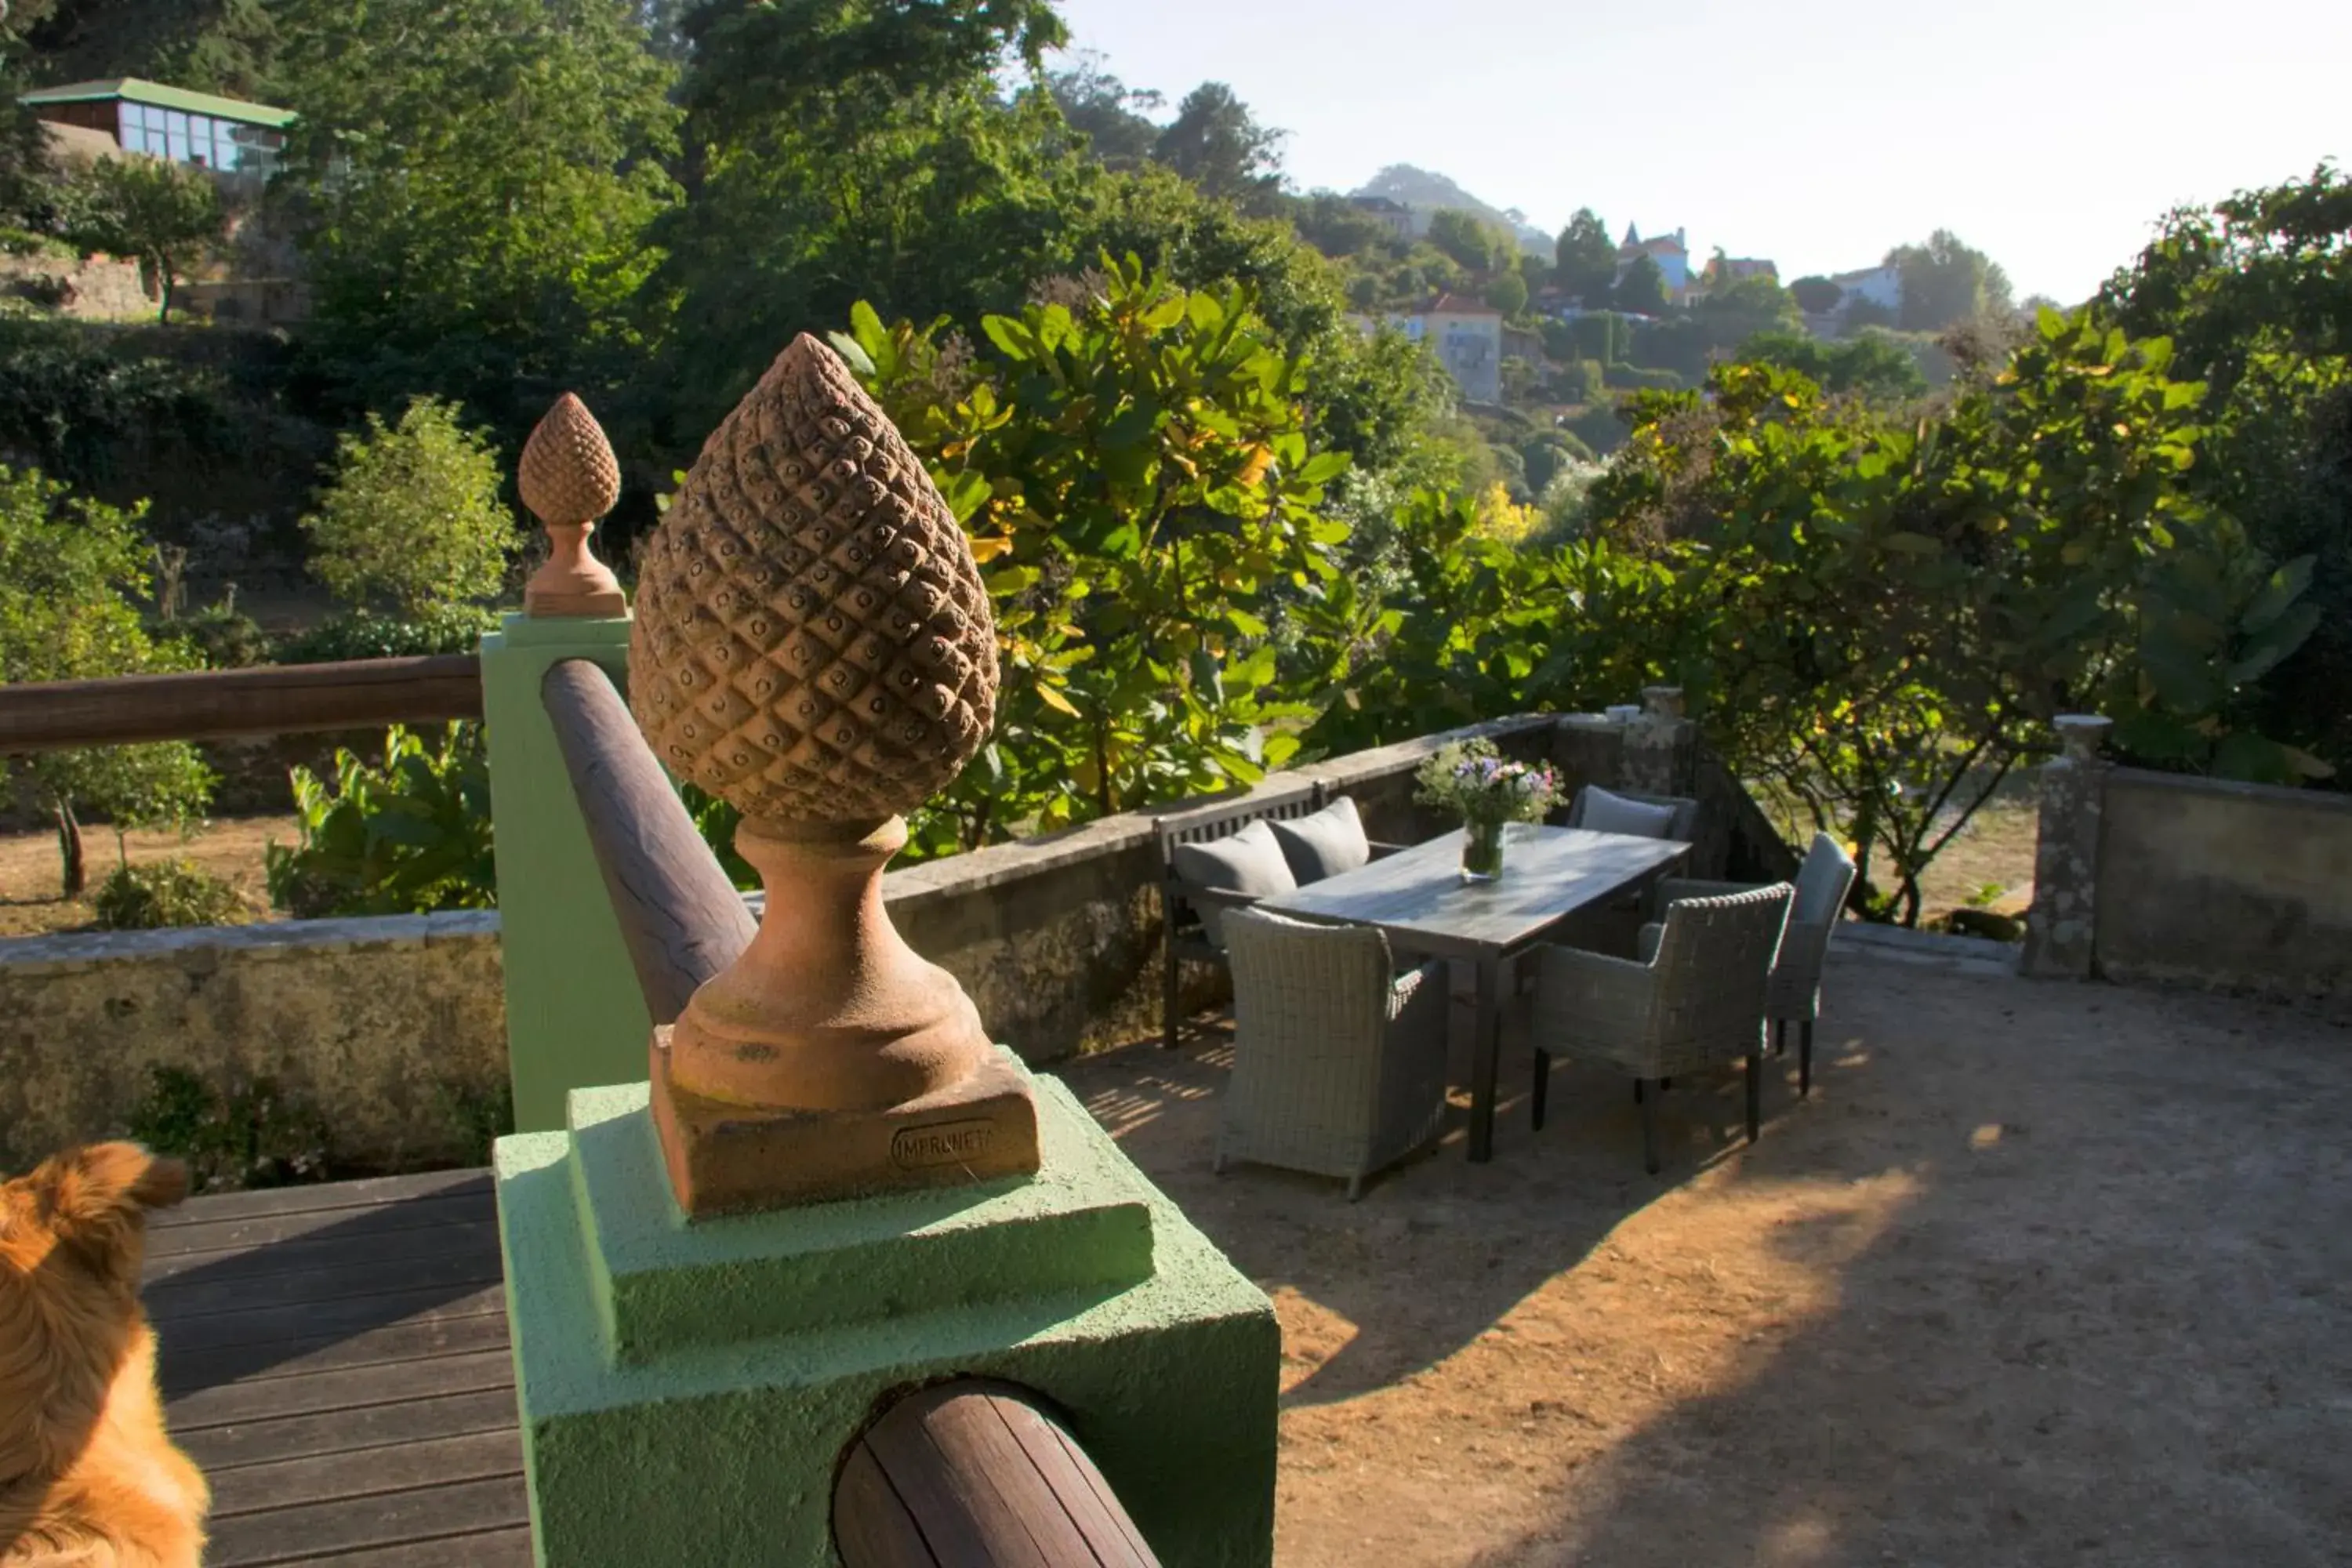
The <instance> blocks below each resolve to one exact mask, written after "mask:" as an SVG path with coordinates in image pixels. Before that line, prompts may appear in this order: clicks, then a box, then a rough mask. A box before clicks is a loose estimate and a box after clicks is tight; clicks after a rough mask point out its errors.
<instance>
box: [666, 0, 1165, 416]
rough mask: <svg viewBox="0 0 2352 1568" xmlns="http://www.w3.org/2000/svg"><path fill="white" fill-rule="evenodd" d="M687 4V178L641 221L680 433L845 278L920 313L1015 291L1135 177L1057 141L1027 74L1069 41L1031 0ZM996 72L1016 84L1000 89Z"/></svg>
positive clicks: (840, 301)
mask: <svg viewBox="0 0 2352 1568" xmlns="http://www.w3.org/2000/svg"><path fill="white" fill-rule="evenodd" d="M685 25H686V26H687V28H688V34H689V37H690V38H691V41H692V46H693V48H692V57H691V63H690V64H689V65H688V68H687V69H686V72H685V74H684V76H683V77H682V78H681V79H680V82H679V87H678V96H679V99H680V101H681V102H682V103H683V104H684V106H685V108H686V110H687V117H688V118H687V121H686V127H685V132H684V134H685V138H686V142H687V144H688V146H689V147H691V148H692V149H694V150H695V151H694V157H693V160H692V163H691V165H690V166H689V168H688V170H687V174H688V184H689V185H690V187H691V199H690V200H689V201H688V203H686V204H685V205H682V206H680V207H678V208H677V209H675V210H674V211H672V212H670V213H668V214H667V216H665V218H664V219H663V221H661V222H660V223H658V224H657V225H656V226H655V231H654V233H655V238H656V242H657V243H658V244H659V245H660V246H661V247H663V248H664V250H666V252H667V258H666V260H665V261H664V263H663V265H662V268H661V269H660V271H659V272H658V274H657V275H656V279H655V280H654V284H653V286H652V289H651V290H650V293H651V294H652V295H653V296H654V297H656V298H659V299H661V300H671V301H675V307H676V310H675V315H674V317H673V320H672V325H671V343H672V351H671V353H670V356H669V363H668V365H667V370H668V378H667V379H668V383H669V385H670V387H671V388H672V389H673V391H672V395H671V396H670V398H669V399H668V400H667V401H668V407H667V417H668V421H669V424H670V431H671V439H672V440H673V441H674V442H675V443H676V444H677V445H678V446H680V447H684V448H685V449H686V450H687V451H689V452H690V451H691V450H692V444H693V443H694V442H696V441H698V440H699V439H700V437H701V435H702V433H703V432H705V431H707V430H709V428H710V427H711V426H713V425H715V424H716V423H717V422H718V420H719V418H721V417H723V416H724V415H725V413H726V411H727V409H728V408H730V407H731V406H732V405H734V403H735V402H736V401H737V400H738V399H739V398H740V396H741V395H742V394H743V393H744V392H745V391H747V390H748V389H749V388H750V386H751V384H752V382H753V381H755V380H756V379H757V378H758V376H759V374H760V372H761V371H762V370H763V369H765V368H766V366H767V363H768V362H769V360H770V359H771V358H772V356H773V354H774V353H775V352H776V349H777V346H778V345H780V344H782V343H784V342H789V341H790V340H791V338H792V336H793V333H794V332H796V331H801V330H803V328H804V327H806V326H807V325H808V324H809V323H810V322H813V321H840V320H843V319H845V317H846V316H847V314H848V311H849V308H850V306H851V305H852V304H853V303H855V302H856V300H859V299H861V298H864V299H866V300H871V301H872V302H873V303H874V304H875V305H876V307H877V309H878V310H883V311H884V312H886V313H887V314H890V315H893V316H897V315H905V316H909V317H915V318H919V319H921V320H925V321H928V320H930V319H932V318H933V317H937V316H942V315H944V316H948V317H950V318H952V319H953V320H956V321H967V322H969V321H977V320H979V318H980V317H981V316H982V314H984V313H986V312H988V311H990V310H1005V309H1009V308H1013V307H1014V306H1016V305H1017V304H1018V303H1019V301H1020V300H1021V299H1022V298H1023V297H1024V294H1025V292H1026V291H1027V289H1028V288H1029V286H1030V284H1031V282H1032V281H1033V280H1034V279H1037V278H1039V277H1042V276H1046V275H1049V274H1051V273H1052V272H1053V271H1055V270H1056V269H1057V268H1056V267H1055V262H1054V258H1056V257H1059V256H1062V255H1065V254H1067V250H1068V247H1069V246H1070V245H1072V244H1073V243H1075V237H1073V236H1072V235H1071V232H1070V231H1071V229H1072V227H1073V226H1074V225H1075V224H1076V223H1083V221H1084V215H1087V213H1089V212H1090V211H1091V210H1093V208H1094V207H1095V206H1096V205H1097V203H1098V202H1099V201H1100V200H1101V198H1100V197H1098V196H1097V194H1096V193H1097V192H1099V191H1100V190H1101V189H1102V188H1103V186H1104V184H1106V183H1107V182H1116V181H1118V180H1119V179H1121V178H1132V177H1135V176H1113V175H1109V174H1107V173H1106V171H1104V170H1102V169H1101V168H1100V167H1099V166H1097V165H1096V164H1094V163H1092V161H1091V160H1089V159H1087V158H1086V157H1085V156H1084V155H1083V154H1082V153H1079V152H1077V151H1076V149H1075V148H1074V146H1073V144H1072V141H1071V136H1070V132H1069V128H1068V126H1067V125H1066V123H1065V122H1064V121H1063V120H1062V117H1061V113H1060V111H1059V110H1057V109H1056V108H1055V105H1054V101H1053V99H1052V97H1051V96H1050V94H1049V93H1048V92H1047V91H1045V89H1044V86H1043V82H1044V66H1043V56H1044V54H1045V50H1047V49H1048V48H1052V47H1058V46H1059V45H1060V44H1062V43H1063V42H1065V41H1066V40H1065V35H1064V32H1063V29H1062V25H1061V22H1060V19H1059V17H1058V16H1056V15H1055V12H1054V10H1053V8H1052V7H1051V6H1050V5H1047V4H1045V0H990V3H988V4H961V3H960V4H955V5H901V4H898V3H896V0H772V3H771V0H707V3H706V4H703V5H698V6H696V7H694V8H693V9H692V10H690V11H688V13H687V14H686V17H685ZM1000 76H1002V77H1003V78H1009V79H1015V80H1025V81H1026V82H1027V83H1029V84H1030V85H1029V86H1028V88H1026V89H1024V90H1023V91H1021V92H1019V93H1017V94H1016V95H1015V96H1014V97H1013V98H1012V99H1010V100H1008V99H1007V98H1006V96H1005V95H1004V93H1003V90H1001V88H1000ZM1155 172H1156V171H1155ZM1179 183H1181V182H1179ZM1091 257H1092V253H1091V252H1081V253H1079V264H1083V262H1084V261H1085V260H1090V259H1091ZM1069 269H1070V270H1076V266H1073V267H1071V268H1069Z"/></svg>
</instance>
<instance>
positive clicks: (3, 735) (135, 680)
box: [0, 653, 482, 756]
mask: <svg viewBox="0 0 2352 1568" xmlns="http://www.w3.org/2000/svg"><path fill="white" fill-rule="evenodd" d="M481 716H482V664H481V660H480V659H479V658H477V657H476V656H475V655H473V654H470V653H462V654H438V655H431V656H425V657H419V658H365V659H354V660H352V661H350V662H348V663H343V664H289V665H260V666H257V667H256V668H251V669H201V670H192V671H190V672H188V673H186V674H183V675H124V676H116V677H113V678H112V679H106V680H50V681H33V682H27V683H25V684H22V685H16V686H0V756H8V755H20V754H23V753H26V752H50V751H60V750H64V749H66V748H68V747H78V746H122V745H131V744H136V743H140V742H151V741H220V740H231V739H235V738H237V737H241V736H255V735H291V734H298V733H301V732H303V731H314V730H359V729H367V728H371V727H373V726H375V725H379V724H424V723H432V722H436V721H446V720H450V719H478V718H480V717H481Z"/></svg>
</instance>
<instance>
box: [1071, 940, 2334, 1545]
mask: <svg viewBox="0 0 2352 1568" xmlns="http://www.w3.org/2000/svg"><path fill="white" fill-rule="evenodd" d="M1830 1007H1831V1016H1830V1018H1829V1019H1828V1020H1827V1021H1826V1022H1825V1024H1824V1026H1823V1029H1822V1058H1823V1059H1822V1067H1821V1069H1820V1072H1819V1075H1818V1077H1817V1080H1816V1082H1817V1085H1818V1087H1817V1089H1816V1093H1815V1097H1814V1099H1813V1100H1811V1102H1807V1103H1800V1102H1799V1101H1798V1100H1796V1097H1795V1092H1794V1086H1793V1082H1790V1083H1788V1084H1785V1085H1784V1084H1781V1083H1778V1082H1775V1083H1772V1084H1771V1085H1770V1086H1769V1088H1768V1092H1767V1099H1766V1114H1767V1117H1768V1122H1767V1125H1766V1127H1765V1130H1764V1136H1763V1139H1762V1141H1761V1142H1760V1143H1759V1144H1758V1145H1757V1146H1756V1147H1755V1148H1753V1149H1752V1150H1747V1149H1738V1148H1729V1147H1727V1145H1726V1144H1725V1143H1724V1142H1723V1141H1722V1131H1723V1130H1728V1129H1731V1128H1733V1127H1736V1125H1737V1118H1738V1079H1737V1074H1736V1072H1731V1073H1725V1074H1719V1075H1713V1076H1710V1077H1707V1078H1705V1079H1700V1080H1696V1081H1689V1082H1683V1081H1678V1082H1677V1083H1676V1084H1675V1088H1674V1091H1673V1093H1672V1094H1671V1095H1669V1096H1668V1099H1667V1102H1666V1116H1665V1119H1664V1129H1665V1130H1666V1131H1667V1133H1668V1138H1669V1145H1670V1155H1669V1163H1668V1164H1667V1167H1666V1170H1665V1173H1664V1175H1663V1176H1662V1177H1660V1178H1655V1179H1654V1178H1650V1177H1647V1176H1645V1175H1644V1174H1643V1172H1642V1168H1641V1163H1640V1154H1639V1142H1638V1137H1639V1134H1638V1124H1637V1122H1636V1121H1635V1119H1634V1112H1633V1103H1632V1100H1631V1097H1630V1094H1629V1092H1628V1091H1627V1089H1626V1088H1625V1086H1624V1084H1623V1083H1622V1081H1621V1080H1617V1079H1612V1078H1606V1077H1603V1076H1601V1075H1599V1074H1597V1073H1592V1072H1588V1071H1586V1070H1585V1069H1581V1068H1563V1069H1561V1070H1560V1074H1559V1078H1558V1079H1556V1080H1555V1083H1554V1087H1553V1090H1552V1104H1553V1107H1554V1110H1553V1120H1552V1122H1551V1125H1550V1126H1549V1128H1548V1129H1547V1130H1546V1131H1544V1132H1543V1133H1542V1134H1540V1135H1535V1134H1531V1133H1530V1132H1529V1131H1528V1128H1527V1125H1526V1119H1525V1108H1524V1104H1523V1103H1521V1102H1519V1101H1517V1100H1514V1101H1512V1102H1510V1103H1507V1105H1506V1107H1505V1111H1504V1115H1503V1119H1502V1121H1501V1123H1500V1126H1499V1129H1498V1135H1497V1139H1496V1157H1495V1161H1494V1163H1492V1164H1490V1165H1487V1166H1485V1167H1471V1166H1469V1165H1467V1164H1465V1162H1464V1161H1463V1158H1462V1154H1461V1149H1460V1144H1459V1132H1458V1130H1457V1131H1455V1133H1454V1134H1453V1135H1452V1137H1451V1138H1450V1139H1449V1142H1448V1143H1447V1145H1446V1146H1444V1148H1443V1149H1441V1150H1440V1151H1439V1152H1437V1153H1435V1154H1433V1155H1432V1156H1430V1157H1428V1158H1425V1159H1423V1160H1422V1161H1420V1162H1419V1163H1414V1164H1412V1165H1411V1166H1409V1167H1407V1168H1406V1169H1405V1170H1403V1171H1402V1172H1401V1173H1396V1174H1392V1175H1391V1176H1390V1177H1388V1178H1387V1179H1386V1180H1384V1181H1382V1182H1381V1183H1380V1184H1378V1185H1376V1186H1375V1187H1373V1188H1372V1189H1371V1190H1370V1191H1369V1192H1368V1193H1367V1194H1366V1196H1365V1198H1364V1200H1363V1202H1361V1203H1360V1204H1358V1205H1349V1204H1348V1203H1347V1202H1346V1201H1345V1200H1344V1199H1343V1198H1342V1196H1341V1195H1340V1191H1339V1185H1338V1184H1336V1183H1331V1182H1325V1181H1320V1180H1318V1179H1314V1178H1309V1177H1304V1176H1296V1175H1291V1174H1287V1173H1281V1172H1276V1171H1270V1170H1265V1169H1261V1168H1255V1167H1244V1168H1241V1169H1239V1170H1237V1171H1236V1172H1234V1173H1232V1174H1229V1175H1227V1176H1225V1177H1223V1178H1219V1177H1215V1176H1213V1175H1211V1174H1210V1173H1209V1162H1210V1155H1211V1149H1212V1140H1213V1131H1214V1117H1215V1111H1216V1099H1215V1096H1216V1094H1217V1092H1218V1091H1219V1089H1220V1087H1221V1083H1222V1080H1223V1075H1224V1066H1223V1064H1224V1062H1225V1060H1226V1059H1227V1058H1226V1056H1225V1052H1224V1049H1223V1047H1215V1046H1211V1047H1202V1048H1199V1049H1192V1050H1186V1051H1183V1052H1180V1053H1177V1054H1174V1055H1167V1054H1162V1053H1159V1052H1155V1051H1152V1050H1150V1049H1148V1048H1144V1049H1138V1050H1131V1051H1127V1052H1120V1053H1115V1054H1114V1055H1112V1056H1110V1057H1107V1058H1094V1059H1091V1060H1089V1061H1087V1062H1085V1063H1082V1064H1079V1065H1078V1066H1076V1067H1075V1068H1072V1069H1071V1070H1070V1071H1069V1072H1068V1074H1067V1077H1068V1078H1069V1079H1070V1081H1071V1082H1072V1084H1073V1086H1074V1087H1075V1088H1076V1089H1077V1090H1078V1092H1079V1093H1080V1094H1081V1095H1082V1097H1084V1098H1086V1099H1087V1101H1088V1103H1089V1105H1090V1106H1091V1107H1092V1108H1093V1109H1094V1110H1095V1111H1096V1113H1097V1115H1098V1116H1099V1117H1101V1118H1102V1119H1103V1120H1104V1121H1106V1122H1107V1123H1108V1124H1109V1125H1110V1126H1111V1127H1112V1128H1113V1130H1114V1131H1117V1132H1118V1134H1119V1135H1120V1138H1121V1141H1122V1142H1123V1143H1124V1145H1125V1146H1126V1147H1127V1149H1128V1150H1129V1152H1130V1153H1131V1154H1133V1155H1134V1156H1135V1157H1136V1159H1137V1160H1138V1161H1139V1163H1141V1164H1142V1165H1143V1166H1144V1167H1145V1168H1146V1169H1147V1170H1148V1171H1150V1173H1152V1175H1153V1176H1154V1177H1155V1179H1157V1180H1158V1181H1160V1184H1162V1185H1163V1186H1164V1187H1165V1188H1166V1189H1167V1190H1168V1192H1169V1193H1170V1194H1171V1195H1172V1196H1174V1197H1175V1198H1176V1199H1177V1201H1178V1202H1179V1203H1181V1205H1183V1206H1184V1209H1185V1211H1186V1212H1187V1214H1189V1215H1192V1217H1193V1219H1194V1220H1195V1222H1196V1223H1198V1224H1199V1225H1200V1226H1202V1229H1204V1230H1205V1231H1207V1232H1208V1233H1209V1234H1210V1235H1211V1236H1212V1237H1214V1238H1215V1239H1216V1240H1217V1242H1218V1243H1219V1244H1220V1245H1221V1246H1223V1247H1224V1248H1225V1249H1226V1250H1227V1252H1228V1253H1229V1254H1230V1255H1231V1256H1232V1257H1233V1258H1234V1259H1235V1261H1236V1262H1237V1263H1238V1264H1239V1265H1240V1266H1241V1267H1242V1268H1244V1270H1245V1271H1247V1272H1248V1273H1249V1274H1250V1275H1251V1276H1252V1277H1253V1278H1255V1279H1257V1280H1258V1281H1259V1282H1260V1283H1261V1284H1262V1285H1263V1286H1264V1287H1265V1289H1267V1290H1268V1292H1269V1293H1270V1294H1272V1295H1273V1297H1274V1298H1275V1300H1276V1308H1277V1310H1278V1311H1279V1313H1280V1315H1281V1319H1282V1323H1283V1330H1284V1352H1285V1368H1284V1387H1285V1392H1284V1395H1283V1415H1282V1468H1281V1476H1280V1482H1279V1505H1278V1507H1279V1532H1278V1547H1277V1554H1276V1555H1277V1560H1278V1562H1279V1563H1281V1564H1282V1565H1283V1568H1372V1565H1382V1568H1385V1565H1387V1564H1399V1565H1404V1564H1411V1565H1414V1568H1420V1565H1423V1564H1427V1565H1433V1568H1436V1565H1462V1568H1468V1565H1474V1564H1475V1565H1492V1568H1504V1565H1517V1564H1541V1565H1552V1564H1559V1565H1562V1568H1565V1565H1567V1564H1596V1565H1607V1568H1647V1565H1652V1564H1654V1565H1657V1568H1687V1565H1690V1564H1699V1563H1705V1564H1733V1563H1740V1564H1769V1565H1772V1568H1832V1565H1838V1568H1843V1565H1849V1564H1851V1565H1862V1564H1868V1565H1873V1568H1876V1565H1879V1564H1884V1563H1903V1564H1907V1565H1914V1568H1922V1565H1928V1564H1950V1565H1952V1568H1990V1565H1994V1564H2042V1563H2062V1562H2063V1563H2088V1564H2104V1563H2114V1564H2118V1565H2120V1564H2125V1563H2130V1564H2134V1565H2135V1568H2145V1565H2147V1564H2174V1563H2178V1564H2236V1563H2263V1564H2265V1565H2273V1564H2276V1565H2284V1564H2320V1563H2344V1562H2346V1561H2347V1556H2346V1548H2345V1545H2344V1543H2345V1542H2346V1541H2347V1540H2352V1465H2347V1463H2346V1462H2345V1456H2346V1454H2347V1452H2352V1450H2347V1447H2346V1432H2347V1422H2352V1335H2347V1333H2346V1332H2345V1327H2346V1324H2347V1322H2352V1231H2347V1227H2346V1226H2344V1225H2342V1224H2341V1223H2340V1221H2341V1218H2342V1216H2343V1215H2345V1214H2346V1213H2347V1212H2352V1145H2347V1141H2346V1140H2345V1138H2344V1136H2343V1131H2342V1129H2343V1128H2344V1127H2345V1126H2346V1125H2347V1124H2352V1031H2347V1030H2346V1029H2344V1028H2341V1027H2338V1026H2332V1025H2329V1024H2326V1023H2323V1022H2320V1021H2317V1020H2315V1019H2313V1018H2310V1017H2308V1016H2302V1015H2299V1014H2296V1013H2293V1012H2290V1011H2285V1010H2282V1009H2274V1008H2269V1007H2263V1006H2258V1005H2246V1004H2238V1003H2232V1002H2230V1001H2227V1000H2223V999H2218V998H2208V997H2201V996H2191V997H2183V996H2173V995H2161V994H2150V993H2134V992H2126V991H2121V990H2116V989H2110V988H2106V987H2094V986H2071V985H2059V984H2026V983H2023V982H2018V981H2013V980H2005V979H1988V978H1971V977H1966V976H1961V975H1956V974H1951V973H1941V972H1937V971H1933V970H1926V969H1919V968H1916V967H1909V966H1902V965H1895V964H1890V963H1864V962H1860V961H1855V960H1850V959H1838V960H1833V963H1832V977H1831V997H1830ZM1791 1066H1793V1064H1791ZM1527 1074H1528V1066H1527V1058H1525V1056H1524V1055H1523V1054H1519V1053H1517V1052H1514V1053H1512V1054H1509V1055H1507V1058H1506V1061H1505V1081H1506V1083H1507V1084H1508V1085H1510V1086H1512V1087H1513V1088H1514V1089H1524V1086H1525V1084H1526V1081H1527ZM1790 1078H1791V1079H1792V1078H1793V1072H1791V1073H1790ZM1455 1081H1457V1082H1459V1081H1461V1078H1460V1076H1459V1073H1458V1071H1457V1075H1456V1079H1455Z"/></svg>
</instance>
